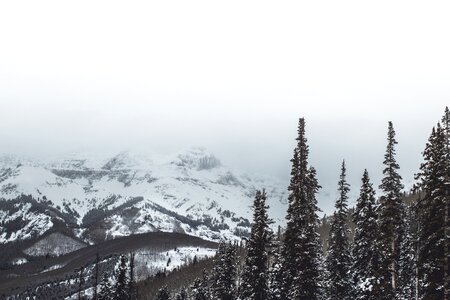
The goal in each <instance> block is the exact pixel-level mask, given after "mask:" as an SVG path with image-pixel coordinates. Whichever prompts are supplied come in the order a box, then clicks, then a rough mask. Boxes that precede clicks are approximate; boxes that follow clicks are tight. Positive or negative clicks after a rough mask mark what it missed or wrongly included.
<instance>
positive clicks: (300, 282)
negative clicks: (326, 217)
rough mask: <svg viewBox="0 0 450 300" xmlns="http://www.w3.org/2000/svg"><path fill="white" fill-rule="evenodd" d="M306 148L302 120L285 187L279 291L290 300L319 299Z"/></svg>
mask: <svg viewBox="0 0 450 300" xmlns="http://www.w3.org/2000/svg"><path fill="white" fill-rule="evenodd" d="M308 154H309V149H308V145H307V139H306V135H305V120H304V119H303V118H301V119H300V120H299V125H298V137H297V146H296V148H295V149H294V156H293V158H292V160H291V162H292V170H291V181H290V185H289V187H288V190H289V197H288V203H289V206H288V213H287V217H286V219H287V227H286V232H285V239H284V245H283V256H284V259H283V262H284V264H285V265H284V266H283V268H284V269H285V270H286V273H285V282H284V288H283V290H285V291H289V298H290V299H308V300H315V299H320V298H321V295H322V286H321V282H322V281H321V277H320V261H321V259H320V255H321V246H320V239H319V235H318V233H317V227H318V222H319V220H318V216H317V211H318V207H317V200H316V193H317V191H318V189H319V188H320V186H319V184H318V182H317V179H316V171H315V169H314V168H311V167H309V166H308Z"/></svg>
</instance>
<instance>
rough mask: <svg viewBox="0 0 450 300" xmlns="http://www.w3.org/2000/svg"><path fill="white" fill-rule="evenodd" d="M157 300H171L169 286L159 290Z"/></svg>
mask: <svg viewBox="0 0 450 300" xmlns="http://www.w3.org/2000/svg"><path fill="white" fill-rule="evenodd" d="M156 300H170V293H169V289H168V288H167V286H164V287H162V288H160V289H159V290H158V293H157V294H156Z"/></svg>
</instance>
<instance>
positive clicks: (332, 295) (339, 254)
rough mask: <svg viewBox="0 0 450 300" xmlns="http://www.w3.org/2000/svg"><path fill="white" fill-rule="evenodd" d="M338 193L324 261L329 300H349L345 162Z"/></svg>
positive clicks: (347, 188) (348, 186)
mask: <svg viewBox="0 0 450 300" xmlns="http://www.w3.org/2000/svg"><path fill="white" fill-rule="evenodd" d="M338 191H339V199H338V200H337V201H336V205H335V212H334V215H333V219H332V221H331V227H330V238H329V248H328V256H327V260H326V266H327V270H328V274H329V275H328V276H329V277H328V280H327V283H328V290H329V292H328V295H329V299H330V300H346V299H351V293H350V292H351V281H350V272H349V271H350V247H349V242H348V235H349V231H350V230H349V228H348V226H347V215H348V208H347V200H348V195H347V194H348V192H349V191H350V185H349V184H348V183H347V180H346V168H345V161H343V162H342V168H341V175H340V180H339V187H338Z"/></svg>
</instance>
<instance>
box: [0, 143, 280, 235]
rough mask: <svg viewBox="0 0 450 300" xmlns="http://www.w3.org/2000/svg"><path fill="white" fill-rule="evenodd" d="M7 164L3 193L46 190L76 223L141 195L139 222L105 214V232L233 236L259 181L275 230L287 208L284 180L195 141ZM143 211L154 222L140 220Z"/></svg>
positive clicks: (43, 194) (34, 193) (11, 195)
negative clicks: (171, 151) (156, 152)
mask: <svg viewBox="0 0 450 300" xmlns="http://www.w3.org/2000/svg"><path fill="white" fill-rule="evenodd" d="M7 161H8V162H10V161H12V159H11V158H8V160H7ZM7 168H10V169H11V170H10V169H8V172H6V171H5V174H7V175H5V176H4V177H2V178H0V192H1V195H2V196H3V197H4V198H6V199H12V198H15V197H17V196H19V195H20V194H22V193H23V194H31V195H32V196H33V197H35V198H40V199H43V197H45V198H46V199H48V200H50V201H51V202H52V203H53V206H54V207H55V208H58V209H60V210H61V211H63V212H68V213H71V212H75V217H76V218H77V222H78V223H79V224H81V223H82V220H83V217H84V216H85V215H86V214H87V213H88V212H89V211H91V210H92V209H98V208H104V209H107V210H109V211H111V210H113V209H114V208H117V207H119V206H120V205H123V204H124V203H126V202H127V201H129V200H130V199H133V198H135V197H143V201H141V202H140V203H138V204H136V205H137V208H139V209H140V210H141V211H142V212H141V213H140V216H141V218H140V219H138V220H136V221H137V223H135V224H131V225H133V226H131V227H130V224H127V223H126V222H124V220H123V218H121V217H120V216H112V217H111V219H110V220H109V221H111V222H112V224H113V228H110V230H109V232H108V236H109V237H115V236H122V235H128V234H130V233H140V232H148V231H155V230H160V231H168V232H171V231H177V230H180V228H181V229H182V230H183V231H185V232H187V233H189V234H194V235H199V236H200V234H202V235H201V236H202V237H204V238H207V239H215V240H217V239H218V238H224V237H225V236H230V235H233V232H234V230H235V229H236V228H237V226H238V223H239V222H240V220H238V219H239V218H245V219H248V220H251V217H252V210H251V205H252V203H253V198H254V195H255V192H256V189H262V188H265V189H266V191H267V194H268V200H267V201H268V204H269V206H270V210H269V212H270V216H271V218H273V219H274V220H275V223H274V225H273V227H274V229H275V228H276V227H277V226H278V225H280V224H283V223H284V217H285V213H286V197H287V195H286V184H284V183H281V182H279V181H278V180H276V179H273V178H268V177H261V176H256V175H254V176H249V175H246V174H240V173H236V172H233V171H232V170H230V169H228V168H226V167H225V166H223V165H221V164H220V161H219V160H218V159H217V158H215V157H214V156H213V155H212V154H211V153H209V152H208V151H206V150H204V149H199V148H193V149H189V150H186V151H182V152H180V153H178V154H177V155H176V156H173V155H172V156H165V157H159V158H158V157H156V156H154V157H153V156H152V157H148V156H145V155H140V154H134V153H130V152H122V153H120V154H118V155H115V156H112V157H109V158H108V157H106V158H105V157H99V156H90V155H89V154H74V155H71V156H68V157H65V158H63V159H60V160H57V161H54V162H33V163H31V162H29V161H24V162H23V163H22V164H18V165H16V166H12V163H8V164H6V163H4V164H3V165H2V160H1V159H0V171H2V170H7ZM109 199H112V201H109ZM146 204H156V205H159V206H161V207H163V208H165V209H167V210H169V211H171V212H174V213H176V214H178V215H181V216H184V217H187V218H189V219H192V220H203V219H205V218H208V219H211V220H214V219H215V220H216V221H215V222H219V223H224V224H226V225H228V227H229V229H228V230H226V231H225V232H222V230H220V231H218V230H215V231H214V232H212V231H211V230H210V231H209V232H208V231H207V230H204V228H200V229H199V230H196V229H195V228H192V227H189V226H185V225H183V224H179V222H175V221H174V218H173V217H170V216H167V215H166V216H162V213H161V212H157V211H155V210H154V209H151V208H149V207H148V206H147V208H146V206H145V205H146ZM144 211H145V212H146V213H144ZM0 213H1V211H0ZM224 216H228V217H224ZM144 218H152V220H153V221H152V222H144V220H143V219H144ZM233 218H234V219H235V221H232V219H233ZM135 225H136V226H135ZM230 232H231V234H229V233H230ZM218 234H219V235H222V236H218ZM14 238H16V237H14ZM4 239H5V238H4ZM9 240H10V239H9ZM0 242H1V232H0Z"/></svg>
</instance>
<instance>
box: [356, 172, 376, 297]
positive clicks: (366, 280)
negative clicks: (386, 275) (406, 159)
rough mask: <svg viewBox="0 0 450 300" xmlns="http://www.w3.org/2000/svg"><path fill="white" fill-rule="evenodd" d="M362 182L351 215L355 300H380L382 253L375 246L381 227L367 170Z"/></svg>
mask: <svg viewBox="0 0 450 300" xmlns="http://www.w3.org/2000/svg"><path fill="white" fill-rule="evenodd" d="M361 181H362V185H361V189H360V193H359V197H358V200H357V202H356V207H355V211H354V213H353V215H352V220H353V223H354V224H355V236H354V241H353V247H352V259H353V263H352V265H351V274H352V285H353V289H354V292H353V297H354V299H358V300H363V299H364V300H377V299H379V298H380V297H381V295H380V294H379V293H378V291H379V289H378V287H377V286H378V282H377V280H376V274H377V268H378V259H379V251H378V248H377V243H376V238H377V233H378V225H377V214H376V199H375V191H374V189H373V186H372V183H371V182H370V178H369V173H368V172H367V170H364V174H363V177H362V180H361Z"/></svg>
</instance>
